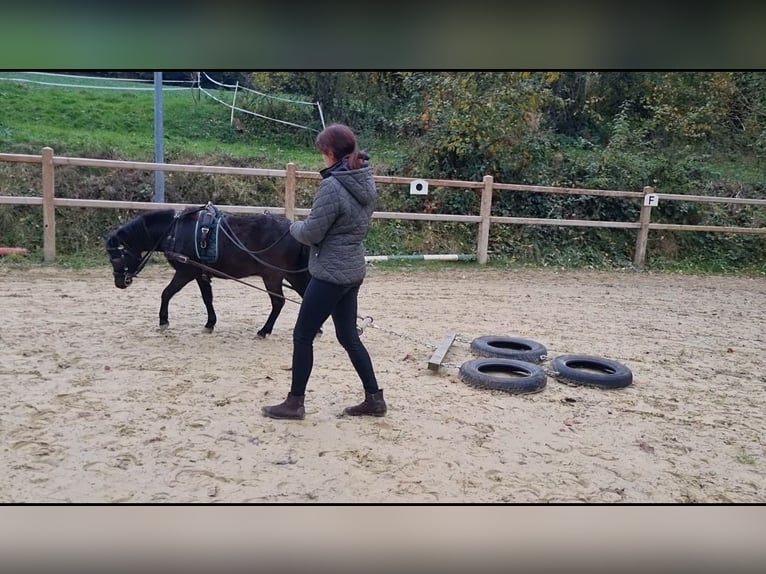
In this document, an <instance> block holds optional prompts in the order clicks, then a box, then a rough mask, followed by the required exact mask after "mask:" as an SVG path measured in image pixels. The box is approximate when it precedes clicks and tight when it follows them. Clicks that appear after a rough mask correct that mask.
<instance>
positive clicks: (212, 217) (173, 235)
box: [163, 203, 224, 263]
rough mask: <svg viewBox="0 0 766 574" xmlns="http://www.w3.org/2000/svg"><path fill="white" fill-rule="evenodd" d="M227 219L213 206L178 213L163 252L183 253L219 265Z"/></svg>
mask: <svg viewBox="0 0 766 574" xmlns="http://www.w3.org/2000/svg"><path fill="white" fill-rule="evenodd" d="M195 214H196V216H195ZM223 217H224V214H223V212H222V211H221V210H220V209H218V208H217V207H216V206H214V205H213V204H212V203H208V204H207V205H203V206H202V207H192V208H189V209H186V210H184V211H182V212H180V213H178V214H177V215H176V218H175V225H173V226H171V229H170V230H169V233H168V235H167V237H166V238H165V241H164V243H163V251H165V252H173V253H182V254H184V255H189V256H194V257H195V258H196V259H199V260H200V261H204V262H206V263H215V262H216V261H218V255H219V245H220V242H219V235H220V229H221V220H222V219H223Z"/></svg>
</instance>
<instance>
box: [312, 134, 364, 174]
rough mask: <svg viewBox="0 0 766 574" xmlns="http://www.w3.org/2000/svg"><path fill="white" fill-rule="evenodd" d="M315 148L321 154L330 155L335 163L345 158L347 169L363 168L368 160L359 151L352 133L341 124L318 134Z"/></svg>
mask: <svg viewBox="0 0 766 574" xmlns="http://www.w3.org/2000/svg"><path fill="white" fill-rule="evenodd" d="M316 146H317V148H319V151H321V152H322V153H325V154H329V155H332V157H334V158H335V161H339V160H341V159H344V158H345V159H346V162H347V163H348V167H349V169H359V168H360V167H364V165H365V160H367V159H368V156H367V154H366V153H364V152H363V151H359V148H358V147H357V144H356V136H355V135H354V132H353V131H351V128H349V127H348V126H346V125H343V124H330V125H329V126H327V127H326V128H325V129H323V130H322V131H321V132H319V135H318V136H317V139H316Z"/></svg>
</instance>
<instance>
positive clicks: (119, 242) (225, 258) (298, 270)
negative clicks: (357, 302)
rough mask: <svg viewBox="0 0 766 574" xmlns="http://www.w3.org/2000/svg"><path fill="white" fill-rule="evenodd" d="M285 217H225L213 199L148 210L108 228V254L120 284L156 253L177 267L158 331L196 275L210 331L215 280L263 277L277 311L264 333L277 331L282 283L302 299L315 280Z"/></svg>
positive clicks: (123, 285)
mask: <svg viewBox="0 0 766 574" xmlns="http://www.w3.org/2000/svg"><path fill="white" fill-rule="evenodd" d="M289 228H290V221H289V220H288V219H287V218H286V217H284V216H281V215H274V214H259V215H232V214H225V213H223V212H222V211H220V210H219V209H217V208H216V207H214V206H212V205H211V204H208V205H206V206H203V207H198V208H190V209H187V210H184V211H181V212H176V211H174V210H172V209H165V210H157V211H149V212H147V213H145V214H142V215H139V216H138V217H135V218H134V219H132V220H130V221H128V222H127V223H125V224H124V225H122V226H121V227H119V228H118V229H116V230H114V231H111V232H110V233H108V234H107V235H106V236H105V237H104V239H105V241H106V251H107V253H108V254H109V259H110V261H111V264H112V268H113V271H114V284H115V286H116V287H119V288H120V289H125V288H127V287H128V286H129V285H130V284H131V282H132V281H133V278H134V277H135V276H136V275H138V273H140V271H141V270H142V269H143V267H144V265H145V264H146V262H147V261H148V260H149V258H150V257H151V255H152V253H155V252H162V253H164V254H165V257H166V258H167V260H168V262H169V263H170V265H172V266H173V268H174V269H175V270H176V272H175V275H173V278H172V279H171V280H170V283H169V284H168V285H167V287H165V289H164V290H163V291H162V300H161V303H160V329H164V328H166V327H167V326H168V324H169V322H168V305H169V303H170V299H171V298H172V297H173V295H175V294H176V293H178V292H179V291H180V290H181V289H182V288H183V287H184V286H185V285H186V284H187V283H189V282H190V281H192V280H195V281H196V282H197V285H198V286H199V290H200V293H202V300H203V301H204V303H205V308H206V309H207V323H205V329H206V330H207V331H209V332H212V330H213V327H215V323H216V314H215V309H214V308H213V289H212V285H211V279H212V278H213V277H222V278H224V279H236V280H238V279H241V278H242V277H249V276H254V275H257V276H260V277H261V278H262V279H263V284H264V285H265V287H266V290H267V291H268V293H269V297H270V298H271V313H270V314H269V317H268V319H266V323H265V324H264V326H263V327H262V328H261V329H260V330H259V331H258V336H260V337H265V336H267V335H268V334H270V333H271V331H272V329H273V327H274V323H275V321H276V320H277V317H279V313H280V312H281V311H282V307H284V304H285V296H284V292H283V290H282V286H283V281H286V282H287V286H288V287H291V288H292V289H294V290H295V291H297V292H298V294H299V295H301V297H302V296H303V293H304V291H305V290H306V287H307V285H308V283H309V279H310V276H309V273H308V269H307V267H308V254H309V249H308V247H306V246H304V245H302V244H301V243H299V242H298V241H296V240H295V239H294V238H293V236H292V235H290V232H289Z"/></svg>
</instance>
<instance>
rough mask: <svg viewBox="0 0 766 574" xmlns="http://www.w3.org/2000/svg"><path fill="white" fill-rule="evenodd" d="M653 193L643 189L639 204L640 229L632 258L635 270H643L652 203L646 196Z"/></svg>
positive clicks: (648, 187)
mask: <svg viewBox="0 0 766 574" xmlns="http://www.w3.org/2000/svg"><path fill="white" fill-rule="evenodd" d="M653 193H654V188H653V187H651V186H648V185H647V186H646V187H644V201H643V203H642V204H641V215H640V217H639V224H640V227H639V228H638V237H637V238H636V253H635V255H634V256H633V265H634V266H635V267H636V268H637V269H643V267H644V263H645V261H646V243H647V240H648V239H649V221H650V220H651V217H652V203H651V202H650V201H648V200H647V196H648V195H650V194H653Z"/></svg>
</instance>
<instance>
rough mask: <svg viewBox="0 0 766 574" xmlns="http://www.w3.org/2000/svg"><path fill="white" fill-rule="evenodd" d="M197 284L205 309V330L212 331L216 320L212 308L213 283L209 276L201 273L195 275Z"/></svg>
mask: <svg viewBox="0 0 766 574" xmlns="http://www.w3.org/2000/svg"><path fill="white" fill-rule="evenodd" d="M197 285H199V292H200V293H202V301H203V302H204V303H205V309H207V323H205V331H207V332H208V333H212V332H213V328H214V327H215V324H216V321H217V320H218V318H217V317H216V316H215V309H214V308H213V285H212V283H211V280H210V277H208V276H207V275H202V276H200V277H197Z"/></svg>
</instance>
